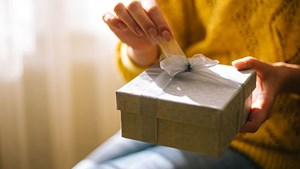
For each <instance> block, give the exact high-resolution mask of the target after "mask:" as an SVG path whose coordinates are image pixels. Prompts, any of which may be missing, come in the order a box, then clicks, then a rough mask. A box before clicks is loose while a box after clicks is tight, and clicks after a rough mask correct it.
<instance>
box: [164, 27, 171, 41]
mask: <svg viewBox="0 0 300 169" xmlns="http://www.w3.org/2000/svg"><path fill="white" fill-rule="evenodd" d="M162 37H163V39H164V40H165V41H170V40H171V39H172V35H171V33H170V32H169V31H167V30H165V31H163V32H162Z"/></svg>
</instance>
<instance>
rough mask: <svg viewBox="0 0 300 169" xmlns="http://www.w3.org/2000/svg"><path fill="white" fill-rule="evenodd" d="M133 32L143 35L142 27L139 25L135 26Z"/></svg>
mask: <svg viewBox="0 0 300 169" xmlns="http://www.w3.org/2000/svg"><path fill="white" fill-rule="evenodd" d="M135 32H136V33H137V35H138V36H143V35H144V33H143V31H142V29H141V28H139V27H137V28H135Z"/></svg>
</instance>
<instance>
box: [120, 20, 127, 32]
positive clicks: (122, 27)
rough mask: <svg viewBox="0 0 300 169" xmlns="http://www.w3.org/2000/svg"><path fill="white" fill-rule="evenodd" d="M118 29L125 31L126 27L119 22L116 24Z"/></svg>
mask: <svg viewBox="0 0 300 169" xmlns="http://www.w3.org/2000/svg"><path fill="white" fill-rule="evenodd" d="M118 28H119V29H120V30H121V31H126V30H127V26H126V25H125V24H123V23H122V22H119V23H118Z"/></svg>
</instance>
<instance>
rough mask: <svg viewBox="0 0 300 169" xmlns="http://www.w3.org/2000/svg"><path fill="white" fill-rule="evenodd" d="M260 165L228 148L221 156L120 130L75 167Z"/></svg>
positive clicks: (232, 168)
mask: <svg viewBox="0 0 300 169" xmlns="http://www.w3.org/2000/svg"><path fill="white" fill-rule="evenodd" d="M202 168H203V169H224V168H229V169H257V168H258V166H257V165H255V164H254V163H253V162H252V161H251V160H250V159H248V158H247V157H246V156H244V155H243V154H241V153H239V152H238V151H236V150H234V149H233V148H228V149H227V150H226V151H225V153H224V154H223V155H222V156H221V157H220V158H213V157H209V156H205V155H200V154H195V153H192V152H187V151H183V150H178V149H175V148H170V147H164V146H157V145H153V144H148V143H144V142H140V141H135V140H130V139H125V138H122V137H121V136H120V133H119V132H118V133H117V134H115V135H114V136H113V137H112V138H110V139H109V140H108V141H106V142H105V143H104V144H103V145H101V146H100V147H98V148H97V149H96V150H95V151H94V152H92V153H91V154H90V155H89V156H88V157H87V158H86V159H84V160H82V161H81V162H80V163H78V164H77V165H76V166H75V167H74V168H73V169H202Z"/></svg>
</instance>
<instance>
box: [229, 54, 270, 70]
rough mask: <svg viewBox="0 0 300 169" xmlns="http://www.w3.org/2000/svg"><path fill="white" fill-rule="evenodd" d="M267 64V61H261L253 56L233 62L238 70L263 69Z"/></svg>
mask: <svg viewBox="0 0 300 169" xmlns="http://www.w3.org/2000/svg"><path fill="white" fill-rule="evenodd" d="M265 64H266V63H264V62H261V61H259V60H257V59H256V58H254V57H251V56H247V57H244V58H242V59H238V60H235V61H233V62H232V66H234V67H235V68H237V69H238V70H246V69H255V70H257V71H262V70H264V68H265V66H266V65H265Z"/></svg>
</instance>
